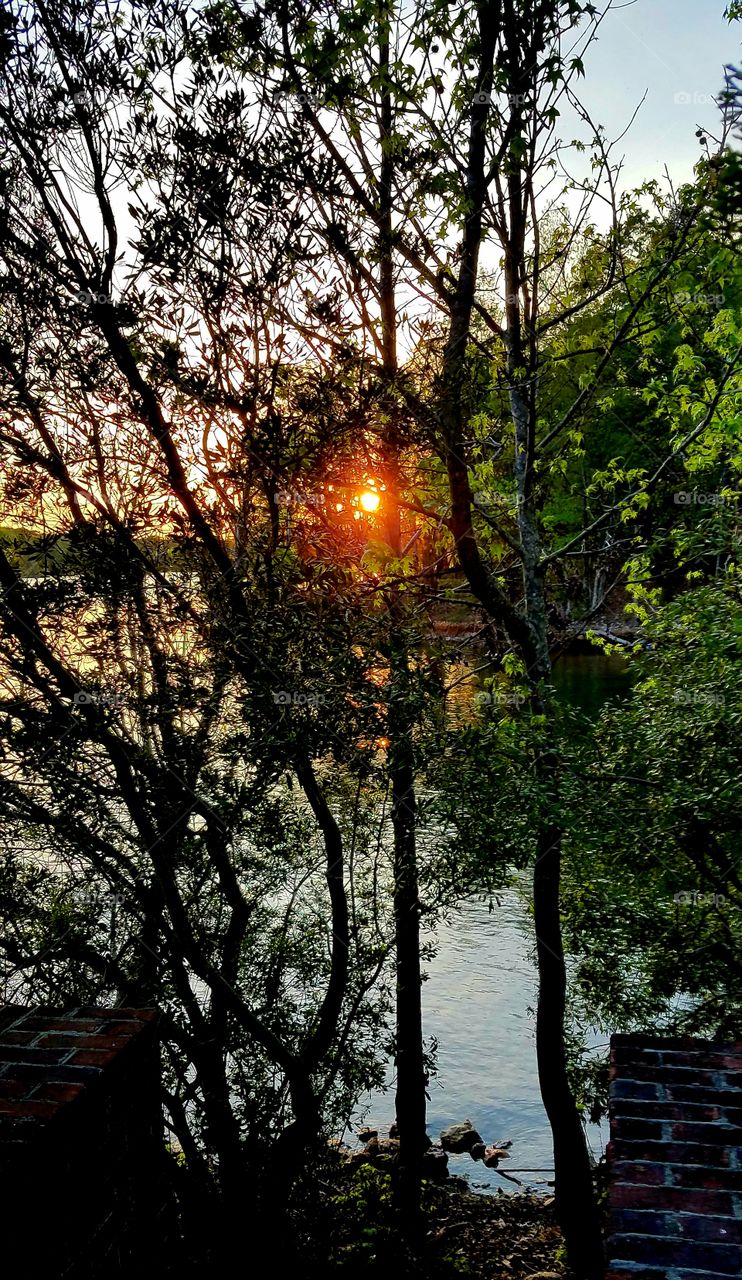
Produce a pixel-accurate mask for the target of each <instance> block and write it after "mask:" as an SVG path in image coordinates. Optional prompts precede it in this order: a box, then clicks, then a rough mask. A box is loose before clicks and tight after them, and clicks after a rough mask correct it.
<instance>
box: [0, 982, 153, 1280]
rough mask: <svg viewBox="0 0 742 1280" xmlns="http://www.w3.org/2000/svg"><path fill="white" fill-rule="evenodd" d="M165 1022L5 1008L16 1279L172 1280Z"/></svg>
mask: <svg viewBox="0 0 742 1280" xmlns="http://www.w3.org/2000/svg"><path fill="white" fill-rule="evenodd" d="M168 1188H169V1184H168V1178H167V1172H166V1157H165V1150H164V1145H163V1133H162V1110H161V1103H160V1066H159V1048H158V1039H157V1014H156V1012H155V1011H154V1010H151V1009H102V1008H92V1007H82V1008H77V1009H73V1010H72V1011H67V1012H64V1013H60V1012H55V1011H53V1010H52V1011H48V1010H34V1009H19V1008H17V1007H16V1008H13V1007H5V1008H0V1206H1V1211H2V1215H3V1260H4V1262H5V1263H6V1264H7V1263H12V1265H11V1266H10V1269H9V1271H10V1273H11V1274H17V1275H29V1276H30V1275H40V1276H41V1275H43V1276H44V1277H45V1280H57V1278H59V1280H61V1278H62V1277H64V1280H94V1278H97V1277H103V1276H105V1277H106V1278H107V1280H109V1278H110V1280H113V1278H118V1277H124V1276H127V1277H129V1276H134V1275H139V1274H141V1275H144V1274H156V1273H159V1274H163V1273H164V1272H165V1271H166V1270H167V1268H166V1266H165V1265H164V1263H165V1257H166V1254H167V1246H168V1243H169V1241H170V1237H171V1231H172V1229H173V1215H172V1210H171V1197H170V1195H169V1189H168Z"/></svg>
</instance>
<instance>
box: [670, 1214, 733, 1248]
mask: <svg viewBox="0 0 742 1280" xmlns="http://www.w3.org/2000/svg"><path fill="white" fill-rule="evenodd" d="M677 1222H678V1223H679V1225H680V1232H681V1234H682V1235H683V1236H684V1237H685V1239H687V1240H716V1241H717V1242H718V1243H719V1244H742V1221H740V1220H739V1219H738V1218H713V1217H706V1216H705V1215H704V1214H696V1213H688V1214H685V1213H681V1214H679V1215H678V1217H677Z"/></svg>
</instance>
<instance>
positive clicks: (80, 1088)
mask: <svg viewBox="0 0 742 1280" xmlns="http://www.w3.org/2000/svg"><path fill="white" fill-rule="evenodd" d="M84 1092H85V1086H84V1085H82V1084H55V1083H54V1081H52V1080H45V1081H44V1083H43V1084H40V1085H38V1087H37V1089H36V1091H35V1093H34V1098H35V1099H36V1098H38V1099H39V1101H41V1102H74V1100H75V1098H79V1096H80V1094H81V1093H84Z"/></svg>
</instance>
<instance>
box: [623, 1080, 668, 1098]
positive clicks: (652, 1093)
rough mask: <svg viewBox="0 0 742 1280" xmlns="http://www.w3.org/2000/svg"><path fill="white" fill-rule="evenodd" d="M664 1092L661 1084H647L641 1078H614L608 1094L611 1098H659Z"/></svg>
mask: <svg viewBox="0 0 742 1280" xmlns="http://www.w3.org/2000/svg"><path fill="white" fill-rule="evenodd" d="M663 1094H664V1090H663V1087H662V1085H659V1084H647V1083H646V1081H643V1080H622V1079H614V1080H612V1081H611V1086H610V1096H611V1098H615V1099H618V1098H637V1099H638V1098H646V1099H654V1098H661V1097H662V1096H663Z"/></svg>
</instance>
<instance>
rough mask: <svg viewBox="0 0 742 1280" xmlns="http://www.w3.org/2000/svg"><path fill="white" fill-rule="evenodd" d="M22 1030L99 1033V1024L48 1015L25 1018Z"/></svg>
mask: <svg viewBox="0 0 742 1280" xmlns="http://www.w3.org/2000/svg"><path fill="white" fill-rule="evenodd" d="M20 1029H21V1030H23V1031H97V1029H98V1023H97V1022H92V1021H90V1019H85V1018H82V1019H81V1018H75V1017H74V1016H72V1015H66V1014H64V1015H60V1016H59V1017H51V1016H50V1015H48V1014H46V1015H44V1016H41V1015H39V1016H38V1017H36V1016H34V1017H30V1018H24V1019H23V1022H22V1023H21V1027H20ZM5 1039H6V1037H5V1036H3V1040H5Z"/></svg>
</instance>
